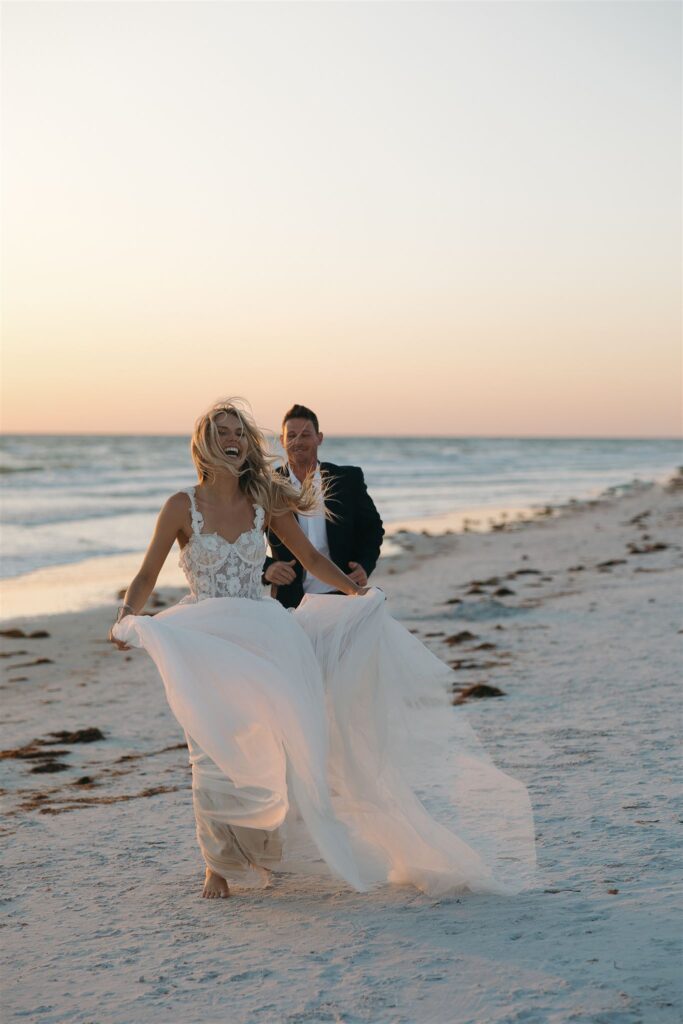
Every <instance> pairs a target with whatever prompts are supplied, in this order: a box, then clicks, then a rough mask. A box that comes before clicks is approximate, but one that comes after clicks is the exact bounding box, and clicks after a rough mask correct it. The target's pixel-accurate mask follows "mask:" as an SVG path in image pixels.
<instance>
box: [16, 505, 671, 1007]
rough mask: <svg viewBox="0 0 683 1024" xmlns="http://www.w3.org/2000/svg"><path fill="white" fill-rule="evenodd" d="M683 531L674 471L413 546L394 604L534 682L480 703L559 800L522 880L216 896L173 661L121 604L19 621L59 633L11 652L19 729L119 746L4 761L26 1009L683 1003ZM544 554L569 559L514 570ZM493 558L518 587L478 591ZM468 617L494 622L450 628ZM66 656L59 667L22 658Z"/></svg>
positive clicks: (540, 806) (511, 754)
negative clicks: (482, 887)
mask: <svg viewBox="0 0 683 1024" xmlns="http://www.w3.org/2000/svg"><path fill="white" fill-rule="evenodd" d="M648 510H649V511H650V514H649V515H648V516H647V517H645V518H644V519H642V520H641V521H640V524H639V523H633V522H630V520H632V519H633V517H634V516H636V515H638V514H640V513H643V512H645V511H648ZM682 523H683V495H682V494H681V492H680V491H672V492H670V493H666V492H665V491H663V490H662V489H661V488H660V487H655V486H653V487H650V488H644V489H642V490H637V491H635V492H634V493H632V494H630V495H628V496H626V497H624V498H620V499H617V498H610V499H606V500H603V501H601V502H599V503H597V504H594V505H592V506H581V507H574V508H572V509H570V510H567V511H566V512H565V513H564V514H563V515H561V516H560V517H558V518H549V519H546V520H541V521H538V522H536V523H534V524H532V525H527V526H524V527H521V528H519V529H517V530H509V531H502V532H497V533H492V534H488V535H481V534H468V535H460V536H452V537H442V538H424V537H414V538H407V537H404V539H403V542H404V546H405V545H407V544H412V545H413V547H414V550H413V551H406V552H405V554H403V555H401V556H399V558H397V559H389V560H386V561H385V562H384V563H383V564H382V566H381V568H380V571H379V572H378V573H377V574H376V577H375V579H374V582H376V583H377V584H378V585H381V586H382V587H384V588H385V590H386V591H387V593H388V595H389V598H390V602H391V603H390V607H391V609H392V611H393V613H394V614H395V615H397V617H400V618H401V619H402V620H403V621H405V623H406V625H407V626H408V627H409V628H412V629H414V630H416V631H418V634H419V635H420V636H421V637H423V638H425V639H426V642H427V643H429V644H430V645H431V646H432V647H433V649H434V650H435V651H436V652H437V653H438V654H440V655H441V656H442V657H444V658H445V659H447V660H451V661H455V660H459V661H461V662H463V663H464V664H463V665H462V666H461V667H460V668H459V669H458V670H457V672H456V674H455V677H454V678H455V679H456V680H457V682H458V684H459V685H462V686H464V685H467V684H470V683H473V682H484V681H485V682H488V683H489V684H492V685H495V686H498V687H500V688H501V689H502V690H504V691H505V693H506V696H505V697H504V698H500V699H496V700H485V701H477V702H470V703H469V705H468V710H467V713H468V715H469V717H470V720H471V722H472V724H473V725H474V726H475V728H476V729H477V730H478V731H479V733H480V735H481V737H482V739H484V741H485V742H486V744H487V746H488V748H489V750H490V751H491V753H492V754H493V755H494V757H495V758H496V760H497V762H498V763H499V764H500V766H501V767H502V768H504V769H505V770H507V771H509V772H511V773H513V774H516V775H518V776H519V777H520V778H522V779H523V780H524V781H525V783H526V784H527V785H528V786H529V789H530V792H531V796H532V801H533V804H534V807H535V812H536V820H537V831H538V843H539V848H538V852H539V860H540V872H539V878H538V885H537V887H536V888H535V889H534V890H533V891H531V892H528V893H525V894H523V895H522V896H518V897H515V898H513V899H501V898H499V897H482V896H477V897H472V896H464V897H462V898H461V899H458V900H449V901H442V902H438V903H435V902H434V901H432V900H429V899H427V898H426V897H424V896H422V895H420V894H419V893H416V892H414V891H412V890H408V889H399V888H385V889H383V890H380V891H378V892H375V893H373V894H371V895H358V894H355V893H352V892H349V891H348V890H347V889H346V888H345V887H344V886H343V885H341V884H338V885H337V884H335V883H334V882H330V881H326V880H321V879H320V878H317V879H315V878H311V879H306V878H301V877H299V878H295V877H282V878H280V879H278V880H277V881H276V883H275V886H274V888H273V889H272V890H270V891H261V892H256V893H254V892H249V893H246V894H244V893H242V894H241V893H240V892H239V890H236V894H235V897H234V898H233V899H231V900H228V901H226V902H217V901H216V902H214V901H211V902H210V901H203V900H201V899H200V898H199V891H200V878H201V873H202V872H201V863H200V859H199V854H198V850H197V848H196V844H195V840H194V835H193V816H192V809H191V797H190V790H189V784H190V776H189V770H188V768H187V765H186V755H185V752H184V751H183V750H182V749H178V748H177V747H176V745H177V744H179V743H180V742H181V741H182V735H181V733H180V730H179V728H178V726H177V725H176V723H175V720H174V719H173V717H172V715H171V713H170V711H169V710H168V709H167V707H166V704H165V700H164V697H163V692H162V688H161V684H160V682H159V681H158V679H157V677H156V673H155V669H154V667H153V665H152V664H151V662H150V661H149V660H148V659H147V658H146V656H145V655H144V654H143V653H142V652H140V651H134V652H131V653H130V654H129V655H123V654H120V653H118V652H116V651H115V650H114V649H113V648H111V647H110V646H108V645H107V644H106V643H104V642H103V638H104V636H105V634H106V629H107V626H108V623H109V620H110V617H111V612H110V610H109V609H102V608H100V609H96V610H93V611H88V612H80V613H77V614H68V615H61V616H53V617H49V618H45V617H41V618H34V619H33V620H31V621H26V620H24V621H21V622H19V621H18V622H15V623H10V624H9V625H19V626H21V627H23V628H24V629H25V630H34V629H48V630H49V632H50V633H51V636H50V637H49V638H46V639H34V640H31V639H26V640H24V639H17V640H8V641H5V642H4V649H5V650H7V651H21V650H25V651H27V652H29V653H28V654H27V655H16V656H12V657H8V658H5V659H3V660H2V662H1V664H2V675H3V680H4V681H3V697H4V702H3V703H4V706H5V709H6V713H7V718H8V724H7V727H6V734H5V742H4V747H5V748H11V747H17V746H21V745H24V744H27V743H29V742H30V741H31V740H33V739H34V738H36V737H45V736H46V735H47V734H48V733H49V732H50V731H51V730H59V729H67V730H70V729H75V728H83V727H86V726H98V727H99V728H100V729H102V731H103V732H104V733H105V737H106V738H105V739H104V740H101V741H98V742H96V743H92V744H69V743H67V744H63V745H61V746H60V747H59V748H58V749H67V750H68V751H70V752H69V753H68V754H65V755H62V757H61V758H58V760H61V761H62V762H63V763H66V764H68V765H69V768H68V770H66V771H64V772H61V773H59V774H31V771H30V769H31V767H32V766H33V765H35V764H36V763H37V762H36V761H30V760H20V759H13V758H9V759H6V760H3V761H2V762H1V763H2V774H3V782H2V785H3V787H4V789H5V802H6V807H7V811H8V816H7V818H6V824H5V832H6V836H7V838H8V842H7V844H6V845H7V848H8V852H7V855H6V858H5V867H4V879H3V881H4V883H5V884H4V891H5V897H6V898H5V909H6V927H5V931H4V936H5V939H4V943H3V952H4V955H5V981H4V1004H5V1017H4V1020H7V1021H15V1020H17V1021H19V1020H29V1021H31V1022H33V1021H36V1022H44V1024H55V1022H67V1021H68V1022H70V1024H71V1022H73V1024H86V1022H92V1024H95V1022H96V1024H109V1022H116V1024H147V1022H160V1024H195V1022H196V1024H199V1022H201V1024H213V1022H216V1024H218V1022H221V1024H225V1022H229V1024H271V1022H280V1021H283V1022H288V1024H299V1022H301V1024H303V1022H307V1024H317V1022H323V1021H337V1022H346V1024H357V1022H369V1024H389V1022H392V1024H393V1022H396V1024H398V1022H406V1024H410V1022H435V1024H447V1022H458V1024H466V1022H473V1024H474V1022H476V1024H485V1022H522V1021H524V1022H538V1024H559V1022H565V1021H573V1022H577V1021H580V1022H586V1024H588V1022H590V1024H608V1022H609V1024H636V1022H642V1024H658V1022H674V1021H678V1020H679V1016H680V1003H679V1002H678V999H679V996H678V994H677V991H676V968H677V966H678V964H677V961H678V960H679V957H678V953H677V944H678V939H679V936H680V930H679V927H677V925H676V922H675V918H674V903H675V898H676V886H677V883H678V880H679V877H680V858H678V857H677V856H676V845H675V829H676V824H677V821H678V818H680V814H679V815H678V816H677V815H676V807H675V797H676V783H675V778H676V770H677V769H676V766H675V764H674V760H675V758H676V757H677V754H678V749H679V745H678V739H679V737H678V712H679V710H680V705H679V704H678V696H677V668H680V657H677V650H678V648H679V646H680V642H681V639H682V638H681V636H680V635H678V633H679V629H680V623H679V622H678V621H677V612H678V608H677V604H678V603H679V601H678V599H679V589H678V586H677V578H676V570H677V567H678V566H680V564H681V561H682V557H681V548H680V546H678V545H679V539H680V534H679V533H678V532H677V530H679V529H680V526H681V525H682ZM644 533H646V534H647V535H648V537H649V539H643V534H644ZM629 542H634V543H636V544H637V545H638V546H643V545H647V544H652V543H653V542H662V543H665V544H667V545H668V547H667V548H666V549H663V550H658V551H653V552H649V553H645V554H632V553H629V552H628V550H627V544H628V543H629ZM416 547H417V550H415V548H416ZM622 558H623V559H625V562H624V563H623V564H618V565H615V566H613V567H606V568H604V569H602V570H601V569H599V568H597V566H598V564H599V563H601V562H604V561H607V560H612V559H622ZM578 565H583V566H584V567H585V568H584V569H583V570H580V571H570V567H572V566H578ZM519 569H537V570H540V571H541V572H542V575H540V576H539V575H533V574H528V575H518V576H516V577H515V578H514V579H510V580H503V579H502V578H503V577H504V576H506V575H507V574H508V573H512V572H515V571H517V570H519ZM396 570H400V571H396ZM492 576H498V577H500V578H501V581H502V582H503V583H504V584H505V585H506V586H509V587H510V589H512V590H514V591H515V593H514V594H512V595H508V596H501V597H499V598H493V597H492V596H491V594H492V591H494V590H495V589H496V585H487V586H486V587H483V588H481V589H482V590H483V593H479V594H477V593H473V594H469V595H468V594H467V593H466V591H467V590H468V589H469V588H468V586H467V584H468V583H469V582H470V581H471V580H473V579H478V580H487V579H488V578H489V577H492ZM451 598H460V599H461V600H462V602H463V603H461V604H446V603H445V602H446V601H448V600H449V599H451ZM6 625H7V624H5V628H6ZM464 630H469V631H471V632H472V633H474V634H476V640H473V641H470V642H469V643H467V642H466V643H463V644H457V645H452V646H448V645H446V644H445V643H444V642H443V638H442V637H440V636H434V637H427V634H428V633H439V632H441V633H443V634H445V635H452V634H455V633H458V632H461V631H464ZM482 642H486V643H494V644H495V645H496V646H495V648H492V649H488V650H487V649H484V650H476V647H477V645H478V644H479V643H482ZM40 657H46V658H50V659H52V662H53V663H52V664H42V665H34V666H29V667H20V666H22V665H25V664H26V663H27V662H31V661H34V660H35V659H36V658H40ZM468 663H469V664H470V665H472V666H473V667H467V665H468ZM22 677H23V678H22ZM12 680H15V681H12ZM452 713H453V714H462V713H463V709H462V708H454V709H453V712H452ZM165 748H171V749H165ZM126 755H135V759H132V760H120V759H121V758H122V757H125V756H126ZM138 755H144V756H138ZM83 776H88V777H89V778H91V779H92V783H91V784H90V786H87V785H86V786H78V785H76V784H75V781H76V780H77V779H78V778H81V777H83ZM149 790H161V791H160V792H157V794H156V795H145V793H146V792H147V791H149ZM36 797H38V799H36ZM121 797H131V799H124V800H121V799H118V800H117V799H116V798H121ZM78 801H85V802H83V803H79V802H78ZM96 801H99V802H96ZM55 811H59V812H61V813H54V812H55ZM610 890H617V891H616V892H611V891H610Z"/></svg>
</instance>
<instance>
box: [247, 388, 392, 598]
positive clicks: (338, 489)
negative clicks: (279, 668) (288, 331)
mask: <svg viewBox="0 0 683 1024" xmlns="http://www.w3.org/2000/svg"><path fill="white" fill-rule="evenodd" d="M322 440H323V435H322V434H321V433H320V429H319V426H318V417H317V416H316V414H315V413H314V412H312V411H311V410H310V409H308V408H307V407H306V406H305V405H293V406H292V408H291V409H290V410H289V412H287V413H285V417H284V420H283V422H282V434H281V435H280V441H281V443H282V446H283V448H284V449H285V452H286V453H287V464H286V465H285V466H283V467H282V468H281V469H280V470H279V472H281V473H287V474H288V475H289V476H290V478H291V479H292V481H293V483H294V484H295V485H300V484H301V482H302V481H303V480H304V478H305V477H306V476H307V474H309V473H311V472H312V473H313V474H314V480H316V482H317V484H318V486H319V487H321V488H322V489H323V490H324V494H325V504H326V505H327V507H328V508H329V510H330V512H331V513H332V515H333V518H332V519H325V518H324V517H323V516H322V515H320V516H299V517H298V518H299V523H300V524H301V528H302V530H303V531H304V533H306V534H307V536H308V539H309V540H310V541H311V543H312V544H313V546H314V547H316V548H317V549H318V550H319V551H322V553H323V554H324V555H327V557H328V558H330V559H331V560H332V561H333V562H334V563H335V565H337V566H339V568H340V569H341V570H342V572H345V573H346V574H347V575H348V576H350V578H351V579H352V580H353V581H354V582H355V583H357V584H358V585H359V586H361V587H365V586H367V582H368V576H369V575H370V573H371V572H372V571H373V569H374V568H375V566H376V564H377V559H378V558H379V549H380V547H381V544H382V537H383V536H384V529H383V528H382V520H381V519H380V517H379V513H378V512H377V509H376V508H375V505H374V503H373V501H372V498H371V497H370V495H369V494H368V492H367V488H366V486H365V480H364V478H363V471H362V469H361V468H360V467H359V466H335V465H333V463H331V462H318V447H319V446H320V444H321V443H322ZM268 540H269V541H270V547H271V551H272V552H273V557H272V558H267V559H266V563H265V565H264V572H263V579H264V582H266V583H270V584H271V587H272V592H273V595H274V596H275V597H277V599H278V601H279V602H280V604H282V605H284V607H285V608H296V606H297V605H298V604H299V603H300V602H301V600H302V599H303V596H304V594H326V593H327V594H329V593H331V590H330V588H329V587H328V586H327V585H326V584H324V583H322V582H321V581H320V580H318V579H316V578H315V577H314V576H311V575H310V574H309V573H307V572H305V570H304V567H303V566H302V565H301V563H300V562H297V560H296V559H295V558H294V556H293V555H292V553H291V551H289V550H288V549H287V548H286V547H285V546H284V545H283V544H282V542H281V541H280V540H279V539H278V538H277V537H276V536H275V534H274V533H272V532H269V534H268Z"/></svg>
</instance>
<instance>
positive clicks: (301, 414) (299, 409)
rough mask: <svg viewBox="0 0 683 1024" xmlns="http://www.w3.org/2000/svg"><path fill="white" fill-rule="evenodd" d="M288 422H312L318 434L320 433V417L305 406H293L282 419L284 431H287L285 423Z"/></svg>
mask: <svg viewBox="0 0 683 1024" xmlns="http://www.w3.org/2000/svg"><path fill="white" fill-rule="evenodd" d="M287 420H310V421H311V423H312V424H313V426H314V427H315V432H316V434H319V433H320V427H319V426H318V417H317V416H316V414H315V413H314V412H313V410H312V409H309V408H308V407H307V406H305V405H293V406H292V408H291V409H288V410H287V412H286V413H285V415H284V416H283V418H282V429H283V430H284V429H285V423H286V422H287Z"/></svg>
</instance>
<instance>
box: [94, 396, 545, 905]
mask: <svg viewBox="0 0 683 1024" xmlns="http://www.w3.org/2000/svg"><path fill="white" fill-rule="evenodd" d="M191 452H192V458H193V461H194V463H195V467H196V469H197V474H198V478H199V480H198V483H197V485H196V486H195V487H193V488H190V489H189V490H188V491H181V492H179V493H177V494H174V495H172V497H170V498H169V499H168V501H167V502H166V504H165V505H164V507H163V508H162V510H161V512H160V514H159V518H158V520H157V524H156V527H155V530H154V534H153V536H152V540H151V542H150V545H149V548H148V550H147V553H146V554H145V557H144V560H143V563H142V566H141V568H140V570H139V572H138V574H137V575H136V577H135V579H134V580H133V582H132V583H131V584H130V586H129V587H128V590H127V591H126V595H125V599H124V604H123V605H122V607H121V608H120V609H119V614H118V618H117V621H116V623H115V624H114V625H113V626H112V629H111V631H110V639H111V640H112V642H113V643H115V644H116V645H117V647H119V648H120V649H122V650H127V649H128V646H129V645H131V644H132V645H134V646H137V647H144V648H145V649H146V650H147V652H148V653H149V654H150V656H151V657H152V658H153V660H154V661H155V663H156V665H157V668H158V669H159V672H160V675H161V677H162V680H163V683H164V686H165V689H166V696H167V698H168V702H169V705H170V707H171V710H172V711H173V713H174V715H175V716H176V718H177V720H178V722H179V723H180V725H181V726H182V728H183V729H184V730H185V734H186V737H187V743H188V748H189V754H190V762H191V765H192V793H193V804H194V810H195V818H196V824H197V838H198V841H199V846H200V849H201V852H202V855H203V857H204V861H205V864H206V879H205V883H204V890H203V893H202V895H203V896H205V897H209V898H216V897H226V896H229V895H230V890H229V885H228V879H230V880H231V881H233V880H235V881H238V882H241V883H243V884H266V883H267V880H268V878H269V876H270V872H271V871H272V870H278V871H304V872H308V873H312V872H316V873H320V872H327V873H330V874H331V875H333V876H336V877H341V878H342V879H344V880H345V881H346V882H347V883H348V884H349V885H350V886H352V887H353V888H354V889H357V890H360V891H364V890H367V889H369V888H371V887H372V886H374V885H377V884H381V883H386V882H392V883H399V884H412V885H414V886H417V887H418V888H419V889H421V890H423V891H424V892H427V893H429V894H432V895H437V896H438V895H442V894H446V893H451V892H456V891H460V890H465V889H466V890H469V891H472V892H497V893H511V892H516V891H519V889H520V888H522V887H523V886H524V885H525V884H527V882H528V881H529V878H530V877H531V873H532V871H533V867H534V841H533V822H532V816H531V810H530V806H529V800H528V796H527V792H526V789H525V788H524V786H522V785H521V783H519V782H517V781H515V780H514V779H512V778H510V777H509V776H506V775H504V774H503V773H502V772H500V771H498V770H497V769H496V768H495V767H494V766H493V764H492V763H491V761H490V760H489V758H488V757H487V755H486V754H485V752H484V751H483V749H482V748H481V746H480V745H479V743H478V741H477V740H476V738H475V737H474V734H473V733H472V731H471V729H470V728H469V726H467V724H466V723H465V721H464V719H463V717H462V712H461V711H458V712H456V711H455V710H454V709H453V708H452V707H450V704H449V699H448V683H449V681H450V679H451V677H452V672H451V670H450V669H449V668H447V667H446V666H445V665H444V664H443V663H442V662H440V661H439V660H438V659H437V658H436V657H434V655H432V654H431V653H430V652H429V651H428V650H427V649H426V648H425V647H423V646H422V644H421V643H420V642H419V641H418V640H416V639H415V638H414V637H413V636H412V635H411V634H410V633H408V632H407V631H406V630H405V629H404V628H403V627H402V626H400V625H399V624H398V623H397V622H395V621H394V620H393V619H392V618H391V616H390V615H389V614H388V612H387V610H386V605H385V600H384V595H383V594H382V593H381V592H380V591H378V590H376V589H374V588H360V587H358V586H357V585H356V584H355V583H354V582H353V581H352V580H350V579H349V577H348V576H346V575H345V574H344V573H343V572H342V571H341V570H340V569H338V568H337V566H335V565H334V564H333V563H332V562H330V561H329V560H328V559H327V558H325V557H324V556H323V555H321V554H320V553H319V552H318V551H317V550H316V549H315V548H314V547H313V546H312V544H311V543H310V542H309V541H308V539H307V537H306V536H305V534H304V533H303V531H302V530H301V528H300V526H299V523H298V521H297V518H296V516H297V514H304V515H305V514H310V513H312V512H315V511H317V509H318V501H319V498H318V496H317V493H316V491H315V488H314V487H313V485H312V483H311V482H310V481H308V482H305V483H304V486H303V487H302V488H301V490H300V491H299V490H298V489H295V488H294V487H293V486H292V484H291V483H290V481H289V480H288V478H287V477H285V476H282V475H280V474H278V473H276V472H274V470H272V469H271V464H272V461H273V457H272V456H270V455H268V453H267V449H266V444H265V439H264V437H263V435H262V433H261V432H260V431H259V429H258V428H257V427H256V425H255V424H254V422H253V420H252V418H251V416H250V415H249V413H248V412H247V411H246V409H245V407H244V405H243V404H242V403H241V402H240V401H239V400H227V401H221V402H217V403H215V404H214V405H213V406H212V407H211V408H210V409H209V410H208V412H206V413H205V414H204V415H203V416H201V417H200V418H199V419H198V420H197V423H196V424H195V429H194V434H193V437H192V445H191ZM268 527H270V529H272V530H273V531H274V533H275V534H276V535H277V536H278V537H279V538H280V539H281V540H282V542H283V543H284V544H285V546H286V547H287V548H288V549H289V550H290V551H291V552H292V553H293V554H294V555H295V557H296V558H297V559H298V560H299V561H300V562H301V563H302V564H303V565H304V567H305V568H306V569H307V570H308V571H309V572H310V573H312V574H313V575H315V576H316V577H318V578H319V579H321V580H323V581H324V582H325V583H328V584H330V585H331V586H332V587H334V588H335V590H337V591H340V592H341V594H339V595H336V596H335V595H318V596H315V595H309V596H307V597H306V598H305V599H304V601H303V602H302V604H301V605H300V606H299V607H298V608H297V609H296V610H295V611H294V612H291V611H290V612H287V611H285V609H284V608H283V607H282V606H281V605H280V604H279V603H278V602H277V601H274V600H272V599H271V598H268V597H264V596H263V588H262V584H261V572H262V567H263V562H264V555H265V534H264V531H265V529H267V528H268ZM175 541H177V542H178V545H179V547H180V565H181V567H182V568H183V570H184V572H185V575H186V576H187V580H188V583H189V586H190V595H189V596H188V597H186V598H184V599H183V600H182V601H181V602H180V604H178V605H176V606H175V607H173V608H169V609H167V610H166V611H163V612H160V613H159V614H157V615H155V616H153V617H152V616H145V615H141V614H139V613H140V612H141V611H142V609H143V607H144V605H145V603H146V601H147V599H148V597H149V596H150V594H151V592H152V589H153V588H154V585H155V583H156V580H157V577H158V575H159V572H160V570H161V567H162V565H163V563H164V561H165V559H166V557H167V555H168V553H169V551H170V550H171V548H172V546H173V543H174V542H175ZM342 595H348V596H351V597H353V598H354V599H353V600H348V596H347V597H345V596H342ZM420 797H423V799H420ZM423 800H424V802H423ZM426 803H428V804H429V809H428V808H427V806H425V804H426ZM430 812H431V813H430Z"/></svg>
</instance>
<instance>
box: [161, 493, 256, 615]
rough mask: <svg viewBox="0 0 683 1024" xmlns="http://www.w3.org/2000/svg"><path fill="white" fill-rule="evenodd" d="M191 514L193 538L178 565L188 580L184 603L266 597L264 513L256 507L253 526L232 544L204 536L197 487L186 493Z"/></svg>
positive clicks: (207, 535)
mask: <svg viewBox="0 0 683 1024" xmlns="http://www.w3.org/2000/svg"><path fill="white" fill-rule="evenodd" d="M186 493H187V494H188V496H189V498H190V509H191V513H192V536H191V537H190V539H189V541H188V542H187V544H186V545H185V547H184V548H183V550H182V551H181V552H180V560H179V562H178V564H179V565H180V568H181V569H182V570H183V572H184V573H185V575H186V577H187V582H188V583H189V585H190V590H191V594H190V596H189V597H187V598H185V601H186V602H188V601H204V600H205V599H206V598H207V597H248V598H251V599H252V600H255V601H259V600H260V599H261V597H262V596H263V587H262V585H261V573H262V572H263V563H264V560H265V556H266V540H265V535H264V532H263V521H264V519H265V513H264V511H263V509H262V508H261V506H260V505H254V525H253V526H252V528H251V530H245V531H244V533H241V534H240V535H239V537H238V538H237V540H236V541H235V542H234V543H232V544H231V543H230V541H229V540H226V539H225V537H221V535H220V534H219V533H202V530H203V527H204V518H203V516H202V514H201V512H200V511H199V509H198V508H197V502H196V500H195V489H194V487H193V488H192V489H191V490H189V491H186Z"/></svg>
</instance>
